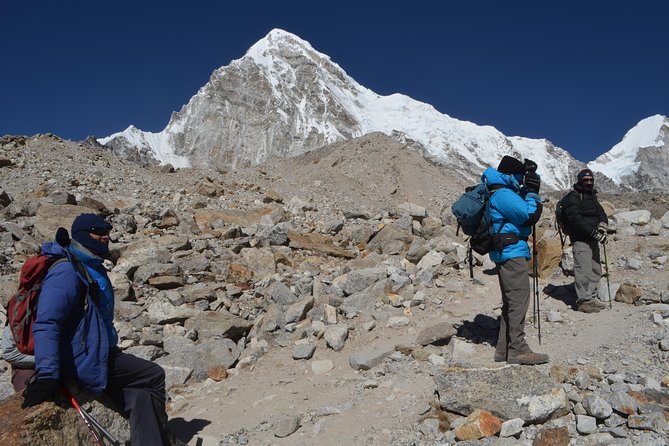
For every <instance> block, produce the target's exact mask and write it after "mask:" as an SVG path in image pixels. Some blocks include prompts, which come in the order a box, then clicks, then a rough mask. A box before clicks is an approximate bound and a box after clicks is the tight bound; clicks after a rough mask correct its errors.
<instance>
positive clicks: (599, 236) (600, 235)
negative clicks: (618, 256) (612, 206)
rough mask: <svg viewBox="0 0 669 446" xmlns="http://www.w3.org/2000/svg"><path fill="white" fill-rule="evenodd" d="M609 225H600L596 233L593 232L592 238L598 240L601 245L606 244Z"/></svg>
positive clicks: (595, 230)
mask: <svg viewBox="0 0 669 446" xmlns="http://www.w3.org/2000/svg"><path fill="white" fill-rule="evenodd" d="M607 227H608V226H607V224H606V223H604V222H602V223H600V224H599V225H598V226H597V227H596V228H595V229H594V231H592V234H590V236H591V237H592V238H593V239H595V240H597V241H598V242H599V243H606V229H607Z"/></svg>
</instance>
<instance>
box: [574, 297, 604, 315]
mask: <svg viewBox="0 0 669 446" xmlns="http://www.w3.org/2000/svg"><path fill="white" fill-rule="evenodd" d="M604 308H606V305H604V304H603V303H602V302H600V301H599V300H597V299H589V300H586V301H583V302H581V303H580V304H578V311H580V312H581V313H597V312H599V311H600V310H603V309H604Z"/></svg>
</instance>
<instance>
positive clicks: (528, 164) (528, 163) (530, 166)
mask: <svg viewBox="0 0 669 446" xmlns="http://www.w3.org/2000/svg"><path fill="white" fill-rule="evenodd" d="M537 167H538V166H537V163H535V162H534V161H532V160H530V159H527V158H525V162H524V163H523V168H524V169H525V172H536V171H537Z"/></svg>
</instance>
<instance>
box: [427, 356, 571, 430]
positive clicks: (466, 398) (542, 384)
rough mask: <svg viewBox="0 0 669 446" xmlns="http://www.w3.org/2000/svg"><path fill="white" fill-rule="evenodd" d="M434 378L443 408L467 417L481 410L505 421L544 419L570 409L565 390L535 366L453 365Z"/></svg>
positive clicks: (558, 415) (557, 415) (561, 414)
mask: <svg viewBox="0 0 669 446" xmlns="http://www.w3.org/2000/svg"><path fill="white" fill-rule="evenodd" d="M434 380H435V383H436V385H437V393H438V394H439V404H440V405H441V407H442V408H443V409H445V410H447V411H450V412H455V413H459V414H461V415H465V416H468V415H470V414H471V413H472V412H474V411H475V410H477V409H481V410H486V411H488V412H490V413H492V414H493V415H495V416H497V417H499V418H502V419H505V420H510V419H512V418H522V419H523V420H525V421H526V422H541V421H545V420H547V419H551V418H556V417H560V416H563V415H565V414H567V413H568V412H569V400H568V399H567V397H566V394H565V393H564V391H563V390H562V389H561V388H560V387H559V385H558V384H557V383H555V382H554V381H553V380H552V379H551V378H549V377H548V376H545V375H543V374H541V373H540V372H539V371H538V370H536V369H535V368H532V367H522V366H507V367H502V368H499V369H487V368H480V369H463V368H449V369H447V370H444V371H441V372H439V373H437V374H436V375H435V377H434Z"/></svg>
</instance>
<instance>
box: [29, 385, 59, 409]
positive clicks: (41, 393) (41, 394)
mask: <svg viewBox="0 0 669 446" xmlns="http://www.w3.org/2000/svg"><path fill="white" fill-rule="evenodd" d="M58 390H60V382H59V381H58V380H56V379H49V378H44V379H39V378H38V379H37V380H36V381H35V382H33V383H32V384H29V385H28V387H26V390H25V391H24V392H23V404H21V408H23V409H25V408H26V407H32V406H36V405H38V404H39V403H42V402H44V401H46V400H48V399H50V398H51V397H52V396H53V395H55V393H56V392H58Z"/></svg>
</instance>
